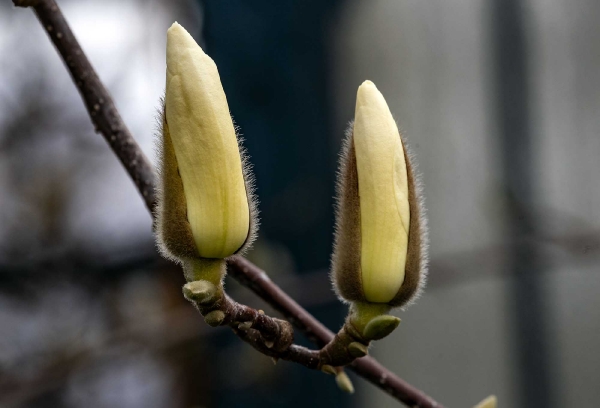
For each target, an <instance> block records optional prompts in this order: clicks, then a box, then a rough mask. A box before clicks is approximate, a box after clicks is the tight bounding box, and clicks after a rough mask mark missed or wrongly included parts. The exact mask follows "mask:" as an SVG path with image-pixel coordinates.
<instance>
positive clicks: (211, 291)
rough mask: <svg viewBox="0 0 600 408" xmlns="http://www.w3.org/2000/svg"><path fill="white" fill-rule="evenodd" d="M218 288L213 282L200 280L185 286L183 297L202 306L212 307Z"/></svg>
mask: <svg viewBox="0 0 600 408" xmlns="http://www.w3.org/2000/svg"><path fill="white" fill-rule="evenodd" d="M217 293H218V288H217V287H216V286H215V285H214V284H213V283H211V282H208V281H205V280H198V281H193V282H189V283H186V284H185V285H183V296H185V298H186V299H187V300H189V301H193V302H196V303H199V304H201V305H210V304H211V303H214V302H215V300H216V299H215V296H216V295H217Z"/></svg>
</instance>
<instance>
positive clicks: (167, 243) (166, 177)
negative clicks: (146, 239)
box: [154, 97, 259, 264]
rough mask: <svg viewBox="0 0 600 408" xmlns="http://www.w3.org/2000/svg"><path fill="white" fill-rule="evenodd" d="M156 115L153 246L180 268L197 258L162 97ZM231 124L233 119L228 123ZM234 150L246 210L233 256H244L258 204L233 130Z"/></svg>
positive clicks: (246, 161) (256, 221)
mask: <svg viewBox="0 0 600 408" xmlns="http://www.w3.org/2000/svg"><path fill="white" fill-rule="evenodd" d="M160 103H161V107H160V110H159V113H158V115H157V127H158V129H157V132H156V137H155V140H156V143H155V153H156V157H157V166H156V173H157V180H158V183H157V184H156V197H157V203H156V208H155V210H154V211H155V225H154V229H155V232H156V243H157V247H158V250H159V252H160V254H161V255H162V256H164V257H165V258H167V259H170V260H172V261H174V262H176V263H179V264H181V263H182V262H183V261H184V260H186V259H197V258H199V257H200V255H199V253H198V249H197V248H196V244H195V241H194V237H193V234H192V230H191V227H190V224H189V222H188V218H187V204H186V199H185V195H184V190H183V182H182V180H181V177H180V175H179V170H178V166H177V159H176V157H175V150H174V148H173V145H172V142H171V136H170V133H169V124H168V123H167V119H166V108H165V100H164V97H163V98H161V101H160ZM232 121H233V119H232ZM234 128H235V130H236V139H237V144H238V150H239V154H240V158H241V162H242V172H243V177H244V186H245V190H246V197H247V201H248V207H249V213H250V217H249V223H250V225H249V228H248V235H247V237H246V240H245V241H244V243H243V244H242V246H241V247H240V248H239V249H238V250H237V251H236V252H235V253H236V254H244V253H245V252H246V251H247V250H248V249H250V247H251V246H252V244H253V243H254V241H255V239H256V237H257V235H258V227H259V217H258V201H257V198H256V194H255V178H254V175H253V173H252V165H251V163H250V160H249V158H248V153H247V151H246V149H245V148H244V147H243V145H242V141H243V139H242V138H241V137H240V135H239V128H238V127H237V126H235V124H234Z"/></svg>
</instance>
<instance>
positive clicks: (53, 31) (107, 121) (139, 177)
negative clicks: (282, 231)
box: [13, 0, 442, 408]
mask: <svg viewBox="0 0 600 408" xmlns="http://www.w3.org/2000/svg"><path fill="white" fill-rule="evenodd" d="M13 3H14V4H15V6H19V7H32V8H33V9H34V11H35V14H36V15H37V17H38V19H39V21H40V23H41V24H42V26H43V27H44V28H45V30H46V32H47V33H48V35H49V37H50V39H51V41H52V42H53V43H54V45H55V46H56V48H57V50H58V52H59V54H60V55H61V57H62V58H63V61H64V62H65V64H66V66H67V69H68V71H69V72H70V74H71V77H72V79H73V82H74V83H75V85H76V87H77V89H78V90H79V92H80V94H81V96H82V98H83V100H84V103H85V106H86V108H87V110H88V112H89V114H90V118H91V120H92V123H93V124H94V127H95V129H96V131H97V132H100V133H102V135H103V136H104V138H105V139H106V141H107V142H108V144H109V145H110V147H111V149H112V150H113V152H114V153H115V154H116V155H117V157H118V158H119V159H120V161H121V163H122V164H123V166H124V167H125V169H126V170H127V172H128V173H129V175H130V176H131V178H132V179H133V181H134V182H135V185H136V187H137V188H138V190H139V192H140V193H141V195H142V198H143V199H144V201H145V203H146V206H147V207H148V209H149V211H150V213H151V214H152V215H154V214H153V210H154V204H155V196H154V185H155V180H154V172H153V170H152V166H151V165H150V163H149V161H148V160H147V158H146V157H145V155H144V154H143V152H142V151H141V149H140V148H139V146H138V145H137V143H136V142H135V140H134V139H133V137H132V136H131V134H130V132H129V130H128V129H127V127H126V126H125V124H124V123H123V120H122V119H121V116H120V115H119V112H118V111H117V109H116V107H115V105H114V102H113V100H112V98H111V97H110V95H109V93H108V91H107V90H106V88H105V87H104V86H103V84H102V83H101V82H100V79H99V78H98V75H97V74H96V72H95V70H94V69H93V68H92V65H91V64H90V62H89V60H88V59H87V57H86V56H85V54H84V53H83V50H82V49H81V47H80V45H79V43H78V42H77V40H76V39H75V36H74V35H73V33H72V31H71V29H70V27H69V25H68V24H67V22H66V20H65V18H64V16H63V15H62V13H61V11H60V9H59V7H58V5H57V4H56V2H55V1H54V0H13ZM228 264H229V268H228V269H229V273H230V275H232V276H233V277H234V278H235V279H237V280H238V281H239V282H240V283H241V284H242V285H245V286H247V287H249V288H250V289H251V290H252V291H254V292H255V293H256V294H257V295H258V296H259V297H261V298H262V299H263V300H265V301H266V302H267V303H269V304H270V305H271V306H273V307H274V308H275V309H276V310H278V311H279V312H281V313H282V314H283V315H284V316H285V317H286V318H288V319H289V320H290V322H291V323H292V324H293V325H294V326H296V327H297V328H298V329H299V330H301V331H303V332H304V333H306V334H307V336H308V337H309V338H310V339H311V340H312V341H313V342H315V343H316V344H317V345H318V346H320V347H322V346H324V345H326V344H328V343H329V342H330V341H331V340H332V339H333V337H334V335H333V333H332V332H331V331H329V330H328V329H327V328H326V327H325V326H323V324H321V323H320V322H319V321H318V320H316V319H315V318H314V317H313V316H312V315H311V314H309V313H308V312H307V311H306V310H305V309H303V308H302V307H301V306H300V305H298V304H297V303H296V302H295V301H294V300H293V299H291V298H290V297H289V296H288V295H287V294H286V293H285V292H283V291H282V290H281V289H280V288H279V287H278V286H277V285H276V284H275V283H273V282H272V281H271V280H270V279H269V278H268V277H267V275H266V273H265V272H264V271H262V270H261V269H260V268H258V267H256V266H255V265H253V264H252V263H251V262H249V261H247V260H246V259H244V258H241V257H233V258H231V259H230V260H229V262H228ZM240 306H242V307H247V306H243V305H240ZM248 309H250V310H245V312H249V313H250V314H253V313H254V312H256V311H254V309H251V308H248ZM257 313H258V312H257ZM270 319H273V318H270ZM252 324H255V323H252ZM261 329H264V328H261ZM234 332H236V334H238V336H240V338H242V339H243V340H245V341H247V342H249V343H251V344H252V345H253V346H254V347H255V348H257V349H259V350H260V351H261V352H263V353H265V354H267V355H268V354H269V353H272V351H271V349H269V348H268V347H266V346H265V344H264V339H259V337H260V336H261V332H260V331H259V330H255V329H253V328H252V327H246V326H242V327H240V326H239V325H238V326H237V327H234ZM265 347H266V348H267V349H266V350H265V349H264V348H265ZM317 353H318V352H317V351H313V350H308V349H304V348H302V347H300V346H295V345H291V346H288V347H287V349H286V350H285V351H284V352H283V353H282V356H283V357H287V358H286V359H289V360H292V361H297V362H301V361H300V360H302V361H304V360H305V358H306V357H310V356H314V355H315V354H317ZM303 365H305V366H307V367H310V368H316V365H315V363H314V362H307V361H304V363H303ZM350 367H351V368H352V369H353V370H354V371H355V372H356V373H357V374H359V375H361V376H362V377H364V378H366V379H367V380H369V381H370V382H372V383H373V384H375V385H376V386H378V387H379V388H381V389H382V390H384V391H385V392H387V393H388V394H390V395H391V396H393V397H394V398H396V399H398V400H399V401H401V402H403V403H405V404H406V405H408V406H410V407H426V408H434V407H435V408H442V405H440V404H438V403H437V402H436V401H434V400H433V399H431V398H430V397H428V396H427V395H425V394H424V393H423V392H422V391H420V390H418V389H416V388H414V387H413V386H411V385H410V384H408V383H406V382H404V381H403V380H401V379H400V378H398V377H397V376H396V375H395V374H394V373H392V372H391V371H389V370H387V369H386V368H385V367H383V366H381V365H380V364H379V363H378V362H377V361H376V360H374V359H373V358H371V357H363V358H360V359H357V360H355V361H354V362H353V363H352V365H351V366H350Z"/></svg>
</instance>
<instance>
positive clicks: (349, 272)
mask: <svg viewBox="0 0 600 408" xmlns="http://www.w3.org/2000/svg"><path fill="white" fill-rule="evenodd" d="M400 135H401V133H400ZM400 139H401V141H402V146H403V148H404V158H405V161H406V167H407V176H408V200H409V207H410V229H409V235H408V250H407V256H406V267H405V278H404V282H403V283H402V286H401V287H400V289H399V291H398V293H397V294H396V295H395V296H394V298H393V299H392V300H391V301H389V302H387V304H388V305H390V306H392V307H402V308H406V307H407V306H409V305H411V304H412V303H413V302H414V301H415V300H416V299H417V298H418V297H419V296H420V294H421V293H422V291H423V289H424V287H425V284H426V281H427V266H428V265H427V264H428V247H429V241H428V230H427V218H426V215H425V206H424V199H423V195H422V185H421V181H420V177H419V175H418V173H417V170H416V164H415V158H414V155H413V154H412V153H411V152H410V150H409V148H408V147H407V144H406V141H405V138H404V137H403V136H402V135H401V136H400ZM358 188H359V186H358V170H357V166H356V153H355V150H354V121H351V122H350V124H349V126H348V129H347V130H346V134H345V138H344V140H343V143H342V149H341V152H340V161H339V167H338V173H337V185H336V204H335V219H336V221H335V233H334V234H335V235H334V245H333V254H332V257H331V275H330V277H331V280H332V283H333V287H334V289H335V292H336V294H337V296H338V297H339V298H340V300H341V301H343V302H347V303H349V302H366V301H367V300H366V299H365V294H364V292H363V288H362V277H361V276H362V275H361V234H360V232H361V231H360V228H361V226H360V199H359V190H358Z"/></svg>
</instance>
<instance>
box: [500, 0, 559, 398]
mask: <svg viewBox="0 0 600 408" xmlns="http://www.w3.org/2000/svg"><path fill="white" fill-rule="evenodd" d="M490 17H491V29H492V41H493V44H492V45H493V50H492V61H493V66H494V75H495V78H494V84H493V85H494V86H495V91H496V94H495V97H496V100H495V103H496V120H497V126H498V128H499V136H500V146H501V148H502V151H501V155H502V171H503V174H502V176H503V178H504V187H505V189H506V195H507V197H506V199H507V205H508V208H507V214H508V215H507V221H508V222H507V234H508V236H507V242H509V244H510V246H511V248H510V253H509V255H508V259H509V261H508V262H509V263H508V265H509V267H510V268H511V269H512V273H513V274H514V278H513V279H512V280H511V282H512V284H513V286H512V290H511V292H512V294H513V299H512V302H509V304H510V305H511V307H512V314H513V319H514V324H515V326H516V327H515V330H514V331H513V333H514V348H515V352H516V355H517V367H518V370H517V376H516V379H515V380H516V382H517V384H518V389H519V390H520V394H521V398H522V402H521V404H522V406H526V407H546V408H551V407H555V406H557V405H556V398H555V396H554V393H553V390H554V388H555V387H554V386H553V384H552V377H551V372H550V367H551V363H550V360H549V350H548V343H547V339H548V334H549V333H548V327H547V320H548V316H547V298H545V296H544V293H543V289H542V279H543V277H542V276H541V274H540V272H542V269H543V266H542V265H541V262H540V258H539V254H538V252H539V247H538V246H537V245H535V243H534V242H532V240H531V239H529V240H528V239H527V238H531V237H534V236H535V235H536V232H537V230H538V227H537V226H536V223H537V219H536V217H535V215H534V214H535V213H534V211H533V208H534V204H535V199H536V190H535V185H536V180H535V179H534V168H533V165H534V163H535V152H534V149H533V140H532V137H533V136H532V126H531V115H530V103H531V101H530V77H529V74H530V73H529V68H528V54H527V39H526V34H527V33H526V26H527V25H526V19H527V14H526V13H525V10H524V5H523V3H522V2H520V1H518V0H493V1H492V7H491V15H490Z"/></svg>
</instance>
